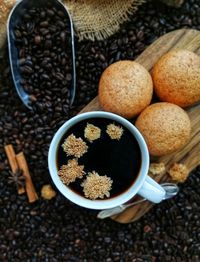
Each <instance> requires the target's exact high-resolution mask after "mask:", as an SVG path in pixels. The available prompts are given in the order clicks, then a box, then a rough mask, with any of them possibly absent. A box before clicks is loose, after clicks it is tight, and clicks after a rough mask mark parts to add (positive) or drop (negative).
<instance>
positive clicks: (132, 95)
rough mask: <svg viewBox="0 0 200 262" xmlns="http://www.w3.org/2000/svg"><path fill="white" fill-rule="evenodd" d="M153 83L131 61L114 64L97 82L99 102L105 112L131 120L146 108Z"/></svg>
mask: <svg viewBox="0 0 200 262" xmlns="http://www.w3.org/2000/svg"><path fill="white" fill-rule="evenodd" d="M152 93H153V83H152V79H151V76H150V74H149V72H148V71H147V70H146V69H145V68H144V67H143V66H141V65H140V64H138V63H136V62H133V61H128V60H126V61H119V62H116V63H114V64H112V65H110V66H109V67H107V68H106V70H105V71H104V72H103V74H102V76H101V79H100V82H99V102H100V105H101V107H102V108H103V109H104V110H105V111H110V112H113V113H116V114H118V115H121V116H124V117H126V118H132V117H134V116H135V115H137V114H139V113H140V112H141V111H142V110H143V109H144V108H145V107H147V106H148V105H149V104H150V102H151V98H152Z"/></svg>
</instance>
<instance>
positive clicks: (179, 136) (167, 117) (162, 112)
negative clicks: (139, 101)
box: [135, 102, 191, 156]
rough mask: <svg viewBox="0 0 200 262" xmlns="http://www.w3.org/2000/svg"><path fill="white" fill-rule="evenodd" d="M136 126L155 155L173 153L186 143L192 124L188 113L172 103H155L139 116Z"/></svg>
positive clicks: (151, 152)
mask: <svg viewBox="0 0 200 262" xmlns="http://www.w3.org/2000/svg"><path fill="white" fill-rule="evenodd" d="M135 125H136V127H137V128H138V129H139V130H140V132H141V134H142V135H143V136H144V139H145V141H146V143H147V146H148V148H149V152H150V154H151V155H153V156H162V155H166V154H169V153H172V152H174V151H176V150H178V149H179V148H181V147H182V146H184V145H185V144H186V142H187V141H188V140H189V138H190V132H191V125H190V119H189V117H188V115H187V113H186V112H185V111H184V110H183V109H182V108H181V107H179V106H177V105H174V104H171V103H165V102H163V103H162V102H161V103H155V104H152V105H150V106H148V107H147V108H146V109H145V110H144V111H143V112H142V113H141V114H140V116H139V117H138V119H137V121H136V123H135Z"/></svg>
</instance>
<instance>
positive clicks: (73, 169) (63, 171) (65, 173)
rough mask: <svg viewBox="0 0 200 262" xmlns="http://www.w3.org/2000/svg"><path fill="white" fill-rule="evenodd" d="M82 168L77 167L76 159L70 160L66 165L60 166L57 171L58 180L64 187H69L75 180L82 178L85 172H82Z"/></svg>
mask: <svg viewBox="0 0 200 262" xmlns="http://www.w3.org/2000/svg"><path fill="white" fill-rule="evenodd" d="M83 169H84V166H83V165H82V166H81V165H79V164H78V161H77V160H76V159H70V160H69V161H68V163H67V165H63V166H61V168H60V170H59V171H58V175H59V177H60V180H61V181H62V182H63V184H65V185H69V184H70V183H72V182H74V181H75V180H76V179H77V178H82V177H83V175H84V174H85V172H84V171H83Z"/></svg>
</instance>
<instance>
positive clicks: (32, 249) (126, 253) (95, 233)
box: [0, 0, 200, 262]
mask: <svg viewBox="0 0 200 262" xmlns="http://www.w3.org/2000/svg"><path fill="white" fill-rule="evenodd" d="M199 16H200V2H199V0H185V1H184V4H183V6H182V7H181V8H180V9H175V8H170V7H166V6H165V5H164V4H159V3H158V1H149V3H148V4H145V5H143V6H142V7H140V8H139V10H138V11H137V13H136V14H134V15H133V16H131V17H130V21H129V22H128V23H126V24H125V25H123V26H122V28H121V29H120V30H119V32H118V33H116V34H115V35H113V36H112V37H110V38H109V39H107V40H105V41H98V42H97V41H95V42H91V41H84V42H80V43H76V46H77V50H76V51H77V55H76V57H77V61H76V64H77V73H78V75H77V81H78V83H77V97H76V100H75V104H74V107H73V111H70V113H71V115H72V114H73V115H74V114H75V113H77V112H78V111H79V110H80V109H81V108H82V107H83V106H84V105H85V104H87V103H88V101H90V100H91V99H92V98H94V96H95V95H96V94H97V86H98V80H99V77H100V75H101V73H102V72H103V70H104V68H105V67H106V66H107V65H108V64H110V63H113V62H114V61H118V60H119V59H130V58H135V57H136V56H138V55H139V54H140V53H141V52H142V51H143V50H144V49H145V47H146V46H147V45H149V44H150V43H151V42H152V41H154V40H155V39H156V38H158V37H159V36H161V35H163V34H164V33H166V32H169V31H171V30H175V29H178V28H182V27H190V28H193V29H199V30H200V20H199ZM8 65H9V62H8V59H7V55H6V54H5V55H4V57H3V58H2V55H1V54H0V250H1V252H0V261H6V262H7V261H9V262H10V261H11V262H18V261H26V262H33V261H39V262H40V261H42V262H43V261H50V262H57V261H59V262H60V261H67V262H82V261H84V262H96V261H102V262H113V261H114V262H115V261H119V262H160V261H161V262H167V261H169V262H186V261H187V262H199V261H200V186H199V185H200V178H199V177H200V167H199V168H197V169H196V170H194V172H192V174H191V175H190V177H189V179H188V180H187V181H186V182H185V183H184V184H183V185H181V191H180V193H179V194H178V195H177V196H176V197H175V198H174V199H171V200H168V201H165V202H163V204H161V205H156V206H155V207H154V208H153V209H152V210H151V211H149V213H147V214H146V215H145V216H144V217H143V218H141V219H140V220H139V221H137V222H136V223H133V224H128V225H122V224H118V223H116V222H113V221H111V220H110V219H106V220H102V221H101V220H99V219H97V218H96V212H92V211H89V210H87V209H83V208H80V207H78V206H76V205H73V204H71V203H70V202H68V201H67V200H66V199H65V198H64V197H63V196H62V195H61V194H60V193H59V192H58V193H57V195H56V197H55V198H54V199H52V200H51V201H46V200H42V199H40V200H39V201H38V202H37V203H35V204H34V205H29V204H27V199H26V197H25V196H20V197H19V196H18V195H17V192H16V190H15V187H13V186H11V185H9V184H8V176H9V172H8V164H7V162H6V157H5V154H4V148H3V144H4V143H10V142H13V145H14V147H15V150H16V152H19V151H20V150H23V151H24V150H25V154H26V157H27V160H28V163H29V167H30V170H31V171H32V173H31V174H32V178H33V182H34V185H35V186H36V189H37V192H38V193H39V192H40V190H41V188H42V186H43V185H44V184H49V183H51V184H52V181H51V179H50V176H49V172H48V168H47V152H48V147H49V143H50V141H51V139H52V137H53V135H54V133H55V132H56V130H57V129H58V128H59V127H60V125H61V124H62V123H63V122H65V121H66V120H67V119H68V118H69V114H65V113H64V111H63V106H58V105H54V108H53V112H48V113H46V112H45V111H42V112H41V113H40V114H39V113H38V111H36V112H32V111H30V110H28V109H26V108H25V107H24V105H23V104H22V103H21V101H20V100H19V98H18V96H17V94H16V91H15V88H14V87H13V84H12V81H11V78H10V68H9V66H8ZM59 101H60V98H58V102H59ZM55 190H56V189H55Z"/></svg>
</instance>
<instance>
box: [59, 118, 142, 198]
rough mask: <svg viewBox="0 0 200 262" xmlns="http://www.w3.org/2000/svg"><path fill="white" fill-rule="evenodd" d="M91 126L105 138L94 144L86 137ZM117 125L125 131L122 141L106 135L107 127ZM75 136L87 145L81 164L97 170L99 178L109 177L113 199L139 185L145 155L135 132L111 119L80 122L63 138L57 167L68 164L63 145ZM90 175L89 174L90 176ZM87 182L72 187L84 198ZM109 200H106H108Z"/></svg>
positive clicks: (78, 181)
mask: <svg viewBox="0 0 200 262" xmlns="http://www.w3.org/2000/svg"><path fill="white" fill-rule="evenodd" d="M87 123H89V124H93V125H95V126H97V127H99V128H100V129H101V137H100V138H99V139H97V140H95V141H93V142H92V143H90V142H89V141H87V140H86V139H85V138H84V129H85V127H86V126H87ZM112 123H114V124H116V125H117V126H121V127H122V128H123V130H124V132H123V135H122V137H121V139H120V140H112V139H111V138H110V137H109V135H108V134H107V133H106V129H107V125H109V124H112ZM72 133H73V134H74V135H75V136H76V137H81V138H82V139H83V140H84V141H86V142H87V145H88V152H87V153H85V154H84V155H83V156H82V157H81V158H79V159H78V162H79V164H80V165H84V166H85V168H84V171H85V172H86V173H87V172H92V171H96V172H97V173H98V174H99V175H107V176H108V177H110V178H111V179H112V180H113V184H112V189H111V191H110V197H115V196H117V195H120V194H121V193H123V192H125V191H126V190H127V189H129V187H130V186H131V185H132V184H133V183H134V182H135V180H136V178H137V176H138V173H139V171H140V166H141V152H140V148H139V145H138V142H137V140H136V139H135V138H134V137H133V135H132V134H131V132H130V131H129V130H128V129H127V128H125V127H124V126H122V125H120V124H119V123H117V122H114V121H112V120H109V119H104V118H92V119H87V120H84V121H81V122H79V123H78V124H76V125H75V126H73V127H72V128H71V129H70V130H68V132H66V134H64V136H63V137H62V139H61V142H60V145H59V147H58V152H57V168H58V170H59V169H60V167H61V166H62V165H66V164H67V161H68V160H69V159H72V158H73V157H67V155H66V153H65V152H64V151H63V148H62V144H63V143H64V141H65V139H66V138H67V137H68V136H69V135H71V134H72ZM86 175H87V174H86ZM86 175H85V176H84V177H83V179H77V180H76V181H75V182H73V183H71V184H70V185H69V187H70V188H71V189H72V190H73V191H75V192H76V193H78V194H79V195H81V196H84V193H83V188H82V187H81V183H82V181H83V180H84V179H85V178H86ZM105 199H106V198H105Z"/></svg>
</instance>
